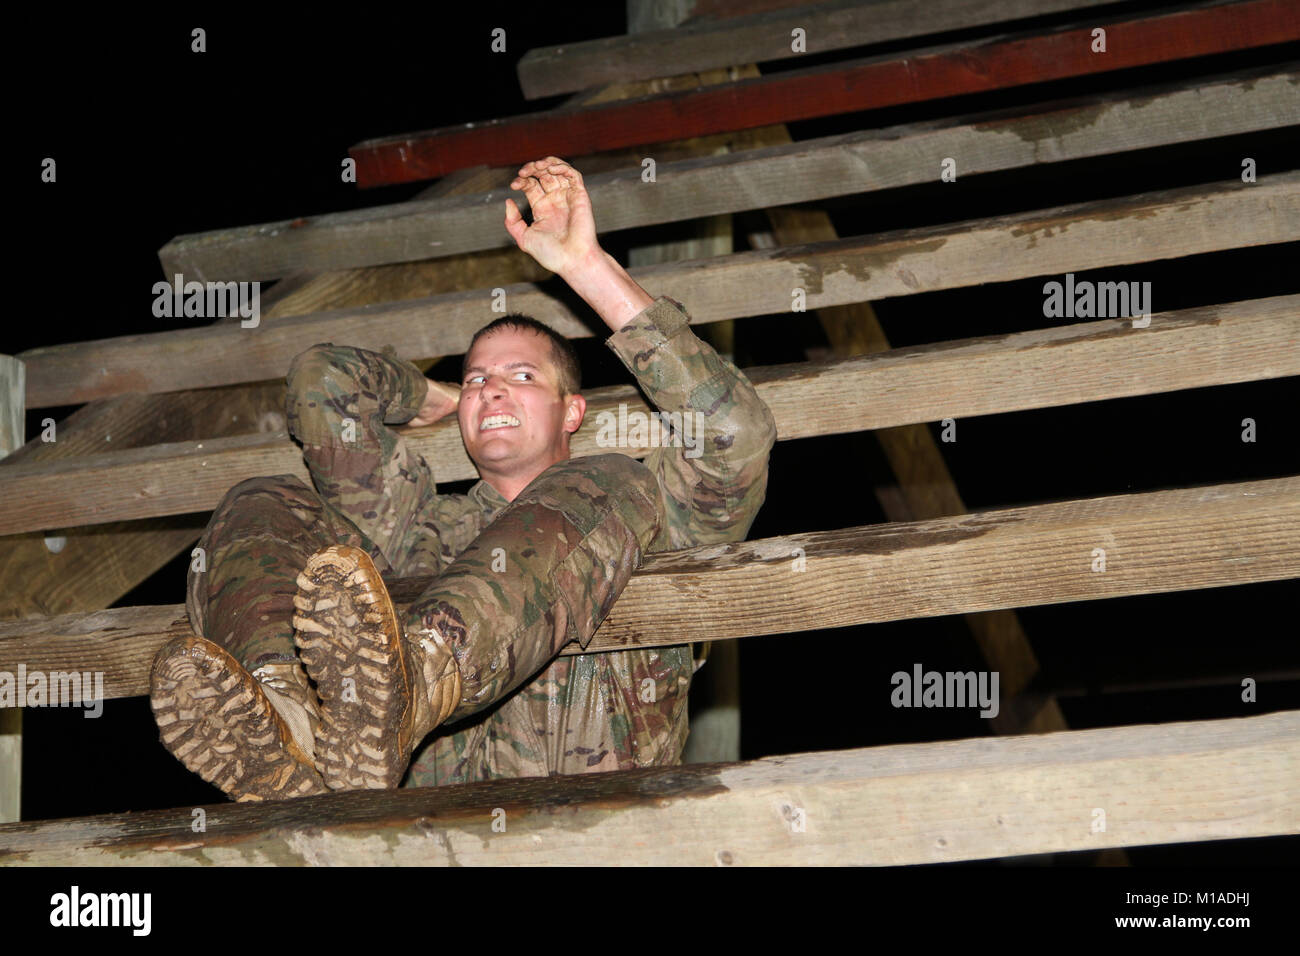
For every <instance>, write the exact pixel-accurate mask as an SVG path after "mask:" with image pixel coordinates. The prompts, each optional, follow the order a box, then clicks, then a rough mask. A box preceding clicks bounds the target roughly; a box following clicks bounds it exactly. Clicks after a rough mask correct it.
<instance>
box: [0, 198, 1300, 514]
mask: <svg viewBox="0 0 1300 956" xmlns="http://www.w3.org/2000/svg"><path fill="white" fill-rule="evenodd" d="M1245 194H1247V195H1249V194H1253V191H1249V192H1247V193H1245ZM1223 226H1224V229H1225V231H1226V230H1227V225H1226V223H1225V224H1223ZM1072 231H1073V230H1071V232H1072ZM1067 234H1068V233H1067ZM810 298H811V297H810ZM1298 344H1300V297H1298V296H1279V297H1275V298H1271V299H1260V300H1251V301H1247V302H1238V303H1228V304H1224V305H1216V306H1206V307H1203V308H1199V309H1189V310H1185V311H1179V312H1170V313H1163V314H1156V315H1153V316H1152V317H1151V322H1150V326H1149V327H1147V328H1133V327H1132V320H1130V319H1123V320H1121V319H1106V320H1101V321H1097V322H1089V323H1082V324H1078V325H1068V326H1060V327H1056V328H1046V329H1035V330H1032V331H1029V332H1021V333H1016V334H1011V335H1002V336H987V337H984V338H979V339H971V340H968V341H957V342H941V343H936V344H933V345H926V346H918V347H913V348H907V349H898V350H895V351H891V352H886V353H882V354H879V355H872V356H866V357H862V358H855V359H842V360H834V361H826V362H801V363H795V364H791V365H781V366H769V367H760V368H749V369H746V374H747V375H748V377H749V378H750V380H751V381H752V382H753V383H754V385H755V387H756V389H757V390H758V393H759V395H760V396H761V397H762V399H763V400H764V401H765V402H766V403H767V405H768V407H769V408H771V410H772V414H773V416H774V418H775V420H776V425H777V436H778V438H779V439H781V440H787V439H792V438H805V437H809V436H812V435H834V434H843V433H845V432H853V431H865V430H868V429H875V428H889V427H893V426H896V425H906V424H914V423H917V422H929V421H938V420H941V419H944V418H968V417H971V416H974V415H988V414H995V413H1000V412H1011V411H1022V410H1024V409H1029V408H1045V407H1051V406H1056V405H1068V404H1077V403H1080V402H1091V401H1101V400H1104V399H1109V398H1123V397H1128V396H1134V395H1148V394H1156V393H1159V392H1166V391H1176V390H1179V389H1186V388H1201V387H1205V386H1210V385H1226V384H1230V383H1234V382H1246V381H1257V380H1260V379H1268V378H1282V377H1285V376H1290V375H1300V347H1298ZM586 395H587V400H588V406H587V418H586V421H585V423H584V426H583V428H582V429H581V430H580V431H579V432H578V433H577V434H576V435H575V437H574V441H573V445H572V448H573V454H574V455H575V456H581V455H588V454H601V453H606V452H609V451H622V452H624V453H626V454H631V455H633V456H636V457H640V456H642V455H644V453H645V450H646V449H645V448H644V447H643V448H635V447H629V448H623V449H611V448H608V447H601V445H600V444H599V442H598V438H599V428H600V423H601V418H600V415H601V413H602V412H608V413H611V414H614V415H617V414H619V413H620V412H619V409H620V406H623V405H625V406H626V407H627V410H628V414H629V415H630V414H631V413H632V412H646V411H648V409H647V406H646V405H645V403H644V401H643V400H642V399H641V397H640V394H639V393H638V392H637V390H636V389H635V388H634V387H632V386H614V387H610V388H601V389H592V390H590V391H588V392H587V393H586ZM606 421H607V422H608V421H609V419H606ZM404 433H405V434H406V435H407V438H408V440H409V441H410V444H411V448H412V449H413V451H415V452H416V453H417V454H420V455H422V456H423V457H424V458H425V460H426V461H427V462H429V463H430V466H431V467H432V469H433V472H434V474H435V475H436V477H437V479H438V480H439V481H443V482H446V481H457V480H460V479H464V478H472V477H474V476H475V475H476V471H475V469H474V466H473V464H472V463H471V462H470V460H469V458H468V457H467V456H466V454H465V450H464V445H463V443H462V441H461V438H460V430H459V426H458V424H457V423H456V422H454V421H443V422H440V423H438V424H436V425H433V426H431V427H429V428H418V429H405V430H404ZM277 474H296V475H298V476H300V477H302V478H304V480H306V476H307V471H306V466H305V465H304V464H303V462H302V456H301V453H300V451H299V449H298V446H297V445H296V444H294V443H293V442H292V441H290V440H289V438H288V436H287V435H285V434H284V433H280V434H278V435H274V436H261V435H251V436H243V437H237V438H225V439H216V440H211V441H204V442H176V443H172V444H168V445H158V446H154V447H151V448H143V449H138V450H134V451H125V452H118V453H113V454H106V455H97V456H94V457H93V458H87V459H79V460H74V461H60V462H51V463H49V464H38V465H25V466H15V467H11V468H6V467H0V534H16V533H19V532H23V531H32V530H41V529H43V528H63V527H71V526H74V525H81V524H96V523H100V522H108V521H120V520H125V519H129V518H141V517H152V516H159V515H167V514H184V513H187V512H194V511H204V510H210V509H212V508H213V507H215V506H216V504H217V502H219V501H220V500H221V497H222V495H224V494H225V493H226V491H227V490H228V489H229V488H230V487H232V486H233V485H235V484H237V483H238V482H240V481H242V480H244V479H245V478H251V477H256V476H258V475H277Z"/></svg>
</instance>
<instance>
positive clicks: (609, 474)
mask: <svg viewBox="0 0 1300 956" xmlns="http://www.w3.org/2000/svg"><path fill="white" fill-rule="evenodd" d="M661 508H662V506H661V504H660V497H659V489H658V485H657V484H656V482H655V479H654V476H653V475H652V474H651V473H650V471H649V470H648V469H647V468H646V467H645V466H644V465H642V464H641V463H640V462H638V461H636V460H635V459H632V458H629V457H627V456H625V455H617V454H612V455H596V456H590V457H586V458H579V459H570V460H567V461H563V462H558V463H556V464H555V465H552V466H551V467H550V468H548V469H547V470H546V471H545V472H543V473H542V474H541V475H539V476H538V477H537V479H535V480H534V481H533V482H532V483H531V484H530V485H529V486H528V487H527V488H525V489H524V490H523V491H522V492H520V494H519V496H518V497H517V498H516V499H515V500H514V501H513V502H511V504H510V506H509V507H507V508H506V509H505V510H504V511H502V512H501V513H500V514H499V515H498V516H497V517H496V518H495V519H494V520H493V522H492V523H491V524H490V525H489V526H488V527H487V528H485V529H484V530H483V532H482V534H480V535H479V536H478V538H476V539H475V540H474V542H473V543H472V544H471V545H470V546H469V547H468V548H467V549H466V550H465V551H464V552H462V553H461V554H460V556H458V557H457V558H456V560H455V561H453V562H452V564H451V565H450V566H449V567H448V568H447V569H446V570H445V571H444V572H443V573H442V574H440V575H439V576H438V577H437V579H436V580H435V581H434V582H433V583H432V585H431V586H430V587H429V589H428V590H426V591H425V592H424V593H423V594H422V595H421V596H420V597H419V599H418V600H417V601H416V602H415V603H414V604H412V605H411V607H410V608H409V610H408V611H407V614H406V616H405V625H406V634H407V636H408V639H409V640H412V641H418V640H419V639H420V635H421V633H422V632H427V631H428V630H430V629H431V630H433V631H436V633H437V634H438V635H439V636H440V637H441V638H442V640H443V641H444V642H445V644H446V645H447V647H448V649H449V650H450V651H451V654H452V656H453V658H454V660H455V663H456V666H457V669H458V670H459V671H460V679H461V685H462V693H461V699H460V702H459V704H458V705H457V706H456V708H455V710H454V711H452V713H451V715H450V717H449V718H448V719H449V720H456V719H458V718H461V717H465V716H468V715H470V714H473V713H475V712H477V711H480V710H483V709H484V708H486V707H488V706H490V705H492V704H493V703H495V702H497V701H499V700H501V699H502V698H504V697H505V696H507V695H508V694H510V692H511V691H513V690H515V689H516V688H518V687H519V686H520V685H522V684H523V683H524V682H525V681H527V680H529V679H530V678H532V677H533V676H534V675H536V674H537V673H538V671H540V670H541V669H542V668H543V667H545V666H546V665H547V664H548V663H550V661H551V660H552V659H553V658H554V657H555V656H556V654H557V653H558V652H559V650H560V648H561V647H563V646H564V645H565V644H567V643H569V642H570V641H573V640H576V641H578V643H579V644H580V645H581V646H583V647H585V646H586V645H587V643H588V642H589V641H590V640H591V637H592V635H593V634H594V633H595V631H596V628H597V627H598V626H599V624H600V622H601V621H603V620H604V618H605V616H606V614H608V613H609V610H610V608H611V607H612V606H613V604H614V601H615V600H616V599H617V598H618V596H619V594H620V593H622V590H623V588H624V587H625V586H626V584H627V582H628V579H629V578H630V577H631V575H632V572H633V571H634V570H635V569H636V568H637V567H638V566H639V565H640V563H641V557H642V554H643V553H644V551H645V548H647V547H648V546H649V544H650V542H651V541H652V540H653V539H654V537H655V535H656V534H657V533H658V531H659V528H660V526H661V524H662V522H663V514H662V511H661Z"/></svg>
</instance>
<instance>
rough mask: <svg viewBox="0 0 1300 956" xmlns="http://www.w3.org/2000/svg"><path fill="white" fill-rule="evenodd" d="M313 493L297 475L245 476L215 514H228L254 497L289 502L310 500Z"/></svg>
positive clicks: (223, 499)
mask: <svg viewBox="0 0 1300 956" xmlns="http://www.w3.org/2000/svg"><path fill="white" fill-rule="evenodd" d="M312 495H314V492H313V491H312V490H311V489H310V488H308V487H307V485H306V483H305V482H303V480H302V479H301V478H299V477H298V476H297V475H269V476H260V477H257V478H245V479H244V480H243V481H241V482H239V484H237V485H233V486H232V487H231V488H230V490H228V491H227V492H226V494H225V496H224V497H223V498H222V499H221V503H220V504H219V505H217V507H216V509H215V511H214V512H213V516H214V517H216V516H218V515H223V514H228V513H229V512H231V511H233V510H236V509H239V508H241V507H244V506H246V504H247V502H249V501H250V500H252V499H265V498H274V499H276V500H279V501H285V502H288V501H299V500H309V496H312Z"/></svg>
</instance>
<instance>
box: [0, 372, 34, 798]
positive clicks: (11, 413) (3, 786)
mask: <svg viewBox="0 0 1300 956" xmlns="http://www.w3.org/2000/svg"><path fill="white" fill-rule="evenodd" d="M26 392H27V387H26V370H25V369H24V367H23V363H22V362H21V361H20V360H18V359H16V358H14V357H13V356H12V355H0V459H3V458H5V457H7V456H8V455H9V454H10V453H11V452H13V451H15V450H16V449H18V448H21V447H22V446H23V443H24V441H25V440H26V439H25V438H24V433H25V432H26V430H27V407H26V402H25V401H24V399H23V396H24V395H25V394H26ZM7 583H8V582H6V584H7ZM22 808H23V715H22V711H10V712H7V713H6V712H0V823H12V822H14V821H15V820H20V819H22Z"/></svg>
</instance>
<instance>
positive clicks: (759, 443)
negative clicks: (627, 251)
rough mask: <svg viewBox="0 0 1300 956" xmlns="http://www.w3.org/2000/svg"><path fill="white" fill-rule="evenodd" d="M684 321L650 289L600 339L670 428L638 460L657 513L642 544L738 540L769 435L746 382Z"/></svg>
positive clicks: (745, 529)
mask: <svg viewBox="0 0 1300 956" xmlns="http://www.w3.org/2000/svg"><path fill="white" fill-rule="evenodd" d="M689 321H690V320H689V316H687V314H686V310H685V309H683V308H682V306H681V304H680V303H678V302H675V301H674V300H672V299H670V298H668V297H667V296H659V297H658V298H657V299H655V302H654V305H652V306H650V307H649V308H647V309H646V310H645V311H644V312H642V313H641V314H640V315H638V316H636V318H634V319H633V320H632V321H631V322H629V323H628V324H627V325H625V326H624V327H623V328H622V329H620V330H619V331H618V332H615V333H614V334H613V335H612V336H610V338H609V339H608V341H607V344H608V345H609V347H610V348H611V349H612V350H613V351H614V353H615V354H616V355H618V357H619V358H620V359H621V360H622V362H623V364H624V365H626V366H627V367H628V370H629V371H631V372H632V374H633V375H635V376H636V377H637V381H638V382H639V383H640V385H641V387H642V389H643V390H644V391H645V393H646V396H647V397H648V398H649V399H650V401H651V403H652V404H653V405H655V406H656V407H658V409H659V410H660V412H661V414H660V419H661V421H663V420H666V422H667V423H668V424H670V425H671V428H672V437H671V438H669V439H667V440H665V439H664V438H662V437H661V438H660V441H659V445H660V447H658V448H655V449H653V450H652V451H651V453H650V454H649V456H647V458H646V466H647V467H648V468H650V470H651V472H652V473H653V474H654V475H655V477H656V478H658V480H659V488H660V493H661V494H662V495H663V499H664V510H665V513H666V515H667V523H666V525H665V528H664V530H663V531H662V532H661V533H660V535H659V537H658V538H656V539H655V542H654V544H653V545H652V547H651V548H650V550H651V551H659V550H673V551H675V550H679V549H681V548H689V547H693V546H695V545H701V544H719V543H724V542H731V541H741V540H744V538H745V535H746V534H748V533H749V527H750V525H751V524H753V521H754V517H755V515H757V514H758V509H759V506H760V505H762V503H763V497H764V495H765V494H766V492H767V460H768V455H769V453H770V452H771V450H772V446H773V445H774V444H775V442H776V422H775V421H774V420H773V418H772V412H771V410H770V409H769V408H768V407H767V405H766V403H764V401H763V400H762V399H761V398H759V397H758V393H757V392H756V391H754V386H753V385H752V384H751V383H750V381H749V379H747V378H746V377H745V376H744V374H743V373H742V372H741V371H740V370H739V369H738V368H736V366H735V365H733V364H732V363H730V362H728V361H726V360H725V359H723V358H722V357H721V356H720V355H718V353H717V352H716V351H715V350H714V349H713V348H712V347H711V346H710V345H708V344H707V343H705V342H703V341H701V340H700V338H699V337H698V336H697V335H695V333H693V332H692V331H691V330H690V328H689V326H688V322H689ZM679 416H680V417H679ZM663 431H664V429H662V428H661V429H659V432H660V434H661V435H662V433H663ZM654 433H655V430H654V429H653V428H652V429H651V435H653V434H654Z"/></svg>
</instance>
